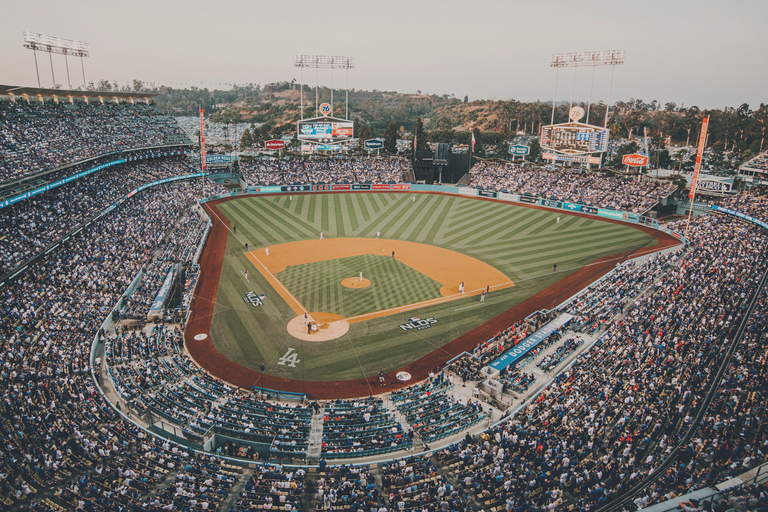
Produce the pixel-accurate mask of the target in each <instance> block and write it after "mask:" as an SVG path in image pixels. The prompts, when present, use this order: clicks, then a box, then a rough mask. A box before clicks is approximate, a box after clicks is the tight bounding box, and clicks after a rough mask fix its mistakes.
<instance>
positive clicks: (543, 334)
mask: <svg viewBox="0 0 768 512" xmlns="http://www.w3.org/2000/svg"><path fill="white" fill-rule="evenodd" d="M572 319H573V315H569V314H568V313H561V314H560V315H559V316H558V317H557V318H555V319H554V320H552V321H551V322H549V323H548V324H546V325H545V326H544V327H542V328H541V329H539V330H538V331H536V332H535V333H533V334H531V335H530V336H528V337H527V338H526V339H524V340H523V341H521V342H520V343H518V344H517V345H515V346H514V347H512V348H511V349H510V350H508V351H507V352H505V353H504V355H502V356H501V357H499V358H498V359H496V360H495V361H494V362H492V363H491V364H490V365H489V366H490V367H491V368H493V369H494V370H497V371H502V370H505V369H507V368H508V367H510V366H512V365H514V364H517V362H518V361H519V360H520V359H522V358H523V357H524V356H526V355H527V354H528V352H530V351H531V350H533V349H534V348H536V346H537V345H538V344H539V343H541V342H542V341H544V340H545V339H547V337H548V336H549V335H550V334H552V333H553V332H555V331H556V330H558V329H560V328H561V327H563V326H565V325H567V324H568V322H570V321H571V320H572Z"/></svg>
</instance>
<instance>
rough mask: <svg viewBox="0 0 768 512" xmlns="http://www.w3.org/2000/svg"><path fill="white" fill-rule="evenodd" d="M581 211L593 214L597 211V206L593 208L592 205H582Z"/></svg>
mask: <svg viewBox="0 0 768 512" xmlns="http://www.w3.org/2000/svg"><path fill="white" fill-rule="evenodd" d="M581 211H583V212H585V213H592V214H595V213H597V208H595V207H594V206H582V207H581Z"/></svg>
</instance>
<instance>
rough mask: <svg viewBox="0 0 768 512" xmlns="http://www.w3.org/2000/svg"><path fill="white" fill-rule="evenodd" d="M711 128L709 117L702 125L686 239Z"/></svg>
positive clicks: (692, 181) (690, 193) (692, 184)
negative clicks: (708, 131) (708, 133)
mask: <svg viewBox="0 0 768 512" xmlns="http://www.w3.org/2000/svg"><path fill="white" fill-rule="evenodd" d="M708 127H709V116H707V117H705V118H704V121H703V122H702V123H701V134H700V135H699V147H698V149H697V150H696V165H695V166H694V167H693V177H692V178H691V190H690V192H688V197H690V198H691V204H690V206H689V207H688V221H687V222H686V223H685V238H688V228H689V227H690V225H691V214H692V213H693V198H694V197H695V196H696V184H697V183H698V181H699V170H700V169H701V156H702V155H703V154H704V147H705V146H706V145H707V128H708Z"/></svg>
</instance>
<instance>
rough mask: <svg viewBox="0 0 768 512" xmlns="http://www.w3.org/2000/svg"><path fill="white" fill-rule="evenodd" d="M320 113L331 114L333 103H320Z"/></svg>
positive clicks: (323, 114)
mask: <svg viewBox="0 0 768 512" xmlns="http://www.w3.org/2000/svg"><path fill="white" fill-rule="evenodd" d="M320 115H322V116H329V115H331V104H330V103H321V104H320Z"/></svg>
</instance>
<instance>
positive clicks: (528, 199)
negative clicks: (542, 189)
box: [520, 196, 539, 204]
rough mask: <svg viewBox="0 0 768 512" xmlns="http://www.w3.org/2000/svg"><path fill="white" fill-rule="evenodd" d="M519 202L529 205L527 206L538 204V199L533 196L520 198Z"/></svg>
mask: <svg viewBox="0 0 768 512" xmlns="http://www.w3.org/2000/svg"><path fill="white" fill-rule="evenodd" d="M520 202H521V203H529V204H536V203H538V202H539V200H538V198H535V197H533V196H520Z"/></svg>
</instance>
